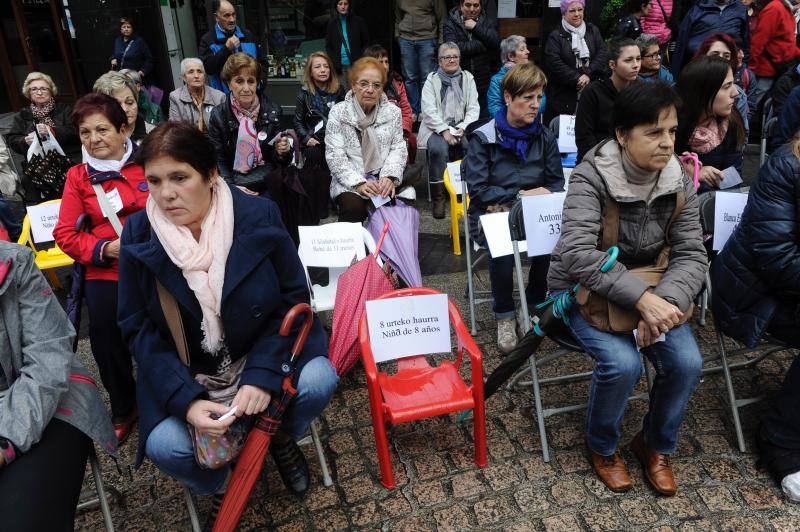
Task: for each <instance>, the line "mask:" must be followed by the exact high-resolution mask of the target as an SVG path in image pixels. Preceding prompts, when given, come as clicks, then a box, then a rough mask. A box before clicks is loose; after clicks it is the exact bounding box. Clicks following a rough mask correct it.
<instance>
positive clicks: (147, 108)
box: [119, 68, 164, 129]
mask: <svg viewBox="0 0 800 532" xmlns="http://www.w3.org/2000/svg"><path fill="white" fill-rule="evenodd" d="M119 73H120V74H122V75H123V76H125V77H126V78H128V79H130V80H131V81H133V83H134V85H136V92H137V94H139V99H138V101H137V102H136V103H137V105H138V106H139V114H141V115H142V118H144V121H145V125H146V126H151V128H150V129H152V126H156V125H158V124H160V123H161V122H163V121H164V111H162V110H161V107H160V106H159V105H156V103H155V102H152V101H150V94H149V93H148V92H147V91H143V90H142V85H143V84H144V80H143V78H142V75H141V74H139V73H138V72H137V71H135V70H132V69H130V68H123V69H122V70H120V71H119Z"/></svg>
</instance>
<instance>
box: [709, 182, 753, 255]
mask: <svg viewBox="0 0 800 532" xmlns="http://www.w3.org/2000/svg"><path fill="white" fill-rule="evenodd" d="M745 205H747V194H745V193H741V192H717V193H716V194H715V195H714V246H713V248H714V251H719V250H721V249H722V248H723V247H725V242H727V241H728V239H729V238H730V237H731V235H732V234H733V231H734V229H736V226H737V225H739V222H740V221H741V220H742V212H743V211H744V207H745Z"/></svg>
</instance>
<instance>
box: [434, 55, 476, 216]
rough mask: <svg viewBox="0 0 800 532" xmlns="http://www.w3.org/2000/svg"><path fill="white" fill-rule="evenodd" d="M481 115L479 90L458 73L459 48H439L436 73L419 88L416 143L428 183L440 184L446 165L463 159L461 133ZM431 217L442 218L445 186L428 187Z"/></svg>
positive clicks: (469, 78)
mask: <svg viewBox="0 0 800 532" xmlns="http://www.w3.org/2000/svg"><path fill="white" fill-rule="evenodd" d="M480 114H481V107H480V104H479V103H478V89H477V88H476V86H475V78H474V77H473V75H472V74H471V73H470V72H467V71H466V70H462V69H461V52H460V51H459V49H458V45H457V44H456V43H453V42H446V43H443V44H442V45H441V46H439V69H438V70H437V71H436V72H431V73H430V74H428V78H427V79H426V80H425V85H424V86H423V87H422V124H421V125H420V126H419V135H418V141H419V143H420V144H422V145H424V146H427V147H428V175H429V180H430V181H440V180H441V179H442V175H444V169H445V166H447V163H448V161H455V160H458V159H461V158H462V157H463V156H464V151H465V150H466V149H467V138H466V135H464V131H465V130H466V129H467V127H469V125H470V124H472V123H473V122H475V121H476V120H477V119H478V118H479V116H480ZM431 192H432V193H431V197H432V199H433V206H432V209H433V217H434V218H444V215H445V199H446V198H445V196H446V194H445V190H444V183H434V184H432V185H431Z"/></svg>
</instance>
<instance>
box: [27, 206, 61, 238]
mask: <svg viewBox="0 0 800 532" xmlns="http://www.w3.org/2000/svg"><path fill="white" fill-rule="evenodd" d="M60 208H61V202H60V201H58V202H54V203H43V204H41V205H31V206H30V207H26V209H27V211H28V220H30V222H31V237H32V238H33V241H34V242H35V243H37V244H39V243H41V242H52V241H53V240H54V238H53V229H54V228H55V226H56V223H57V222H58V211H59V209H60Z"/></svg>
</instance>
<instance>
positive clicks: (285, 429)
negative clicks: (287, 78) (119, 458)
mask: <svg viewBox="0 0 800 532" xmlns="http://www.w3.org/2000/svg"><path fill="white" fill-rule="evenodd" d="M231 86H232V89H233V87H234V86H235V82H234V84H232V85H231ZM233 90H236V89H233ZM137 161H138V162H140V163H141V164H142V166H143V167H144V172H145V175H146V176H147V184H148V186H149V188H150V198H149V199H148V201H147V208H146V212H143V213H140V214H139V215H137V216H136V217H134V218H132V219H131V220H130V222H129V223H128V224H127V225H126V226H125V230H124V232H123V235H122V241H123V247H122V254H121V257H120V310H119V324H120V328H121V329H122V331H123V334H124V336H125V339H126V340H127V342H128V345H129V346H130V348H131V351H132V352H133V355H134V356H135V357H136V362H137V365H138V368H139V375H140V379H139V386H138V396H139V402H140V410H141V428H140V431H139V451H138V455H137V461H136V463H137V466H138V465H139V464H141V462H142V460H143V458H144V456H147V457H148V458H149V459H150V460H151V461H153V463H155V464H156V466H158V468H159V469H161V470H162V471H164V472H165V473H167V474H168V475H170V476H172V477H174V478H176V479H177V480H179V481H180V482H182V483H184V484H186V485H188V486H189V487H190V488H191V489H192V490H193V491H194V492H195V493H198V494H200V495H214V501H213V503H212V510H211V514H210V515H209V517H208V519H209V521H208V522H209V524H211V523H213V520H214V519H215V517H216V512H217V510H218V509H219V506H220V504H221V501H222V497H223V495H224V493H225V489H226V486H227V482H228V479H229V478H230V474H231V467H230V466H229V463H225V464H219V466H217V465H215V466H213V467H215V468H208V467H206V468H203V467H201V466H200V465H199V464H198V458H197V457H199V456H202V453H200V452H199V451H200V450H202V449H203V448H204V445H203V443H202V436H203V435H212V436H222V435H223V434H229V433H231V431H239V430H243V431H245V432H246V431H247V430H248V429H249V426H250V424H251V423H252V422H253V417H252V416H255V415H257V414H259V413H261V412H263V411H264V409H265V408H266V407H267V405H268V404H269V402H270V400H271V398H272V397H273V396H274V395H275V394H276V393H278V392H279V391H280V389H281V382H282V380H283V377H284V375H285V374H286V373H287V372H288V371H290V369H291V368H290V365H289V357H290V352H289V351H290V347H291V345H292V343H293V342H294V338H293V335H292V334H290V335H289V337H281V336H279V334H278V331H279V328H280V325H281V321H282V320H283V317H284V316H285V314H286V313H287V312H288V311H289V309H291V308H292V307H293V306H294V305H295V304H297V303H301V302H308V287H307V284H306V279H305V274H304V273H303V267H302V265H301V263H300V259H299V257H298V255H297V252H296V251H295V246H294V243H293V242H292V240H291V239H290V237H289V235H288V233H287V232H286V230H285V229H284V228H283V224H282V222H281V218H280V213H279V212H278V208H277V207H276V205H275V204H274V203H273V202H272V201H271V200H269V199H265V198H260V197H256V196H253V195H251V194H246V193H244V192H243V191H242V190H241V189H240V188H238V187H235V186H231V185H229V184H228V183H226V182H225V181H224V180H223V179H222V178H221V177H220V175H219V172H218V171H217V160H216V157H215V155H214V150H213V149H212V146H211V144H210V142H209V141H208V139H207V138H206V137H205V136H204V135H203V134H202V133H201V132H199V131H198V130H197V129H195V128H194V127H192V126H191V125H189V124H183V123H173V122H170V123H165V124H161V125H160V126H158V127H157V128H156V129H155V130H154V131H153V132H152V133H151V134H150V135H149V136H148V137H147V139H145V141H144V143H142V146H141V148H140V149H139V151H138V152H137ZM178 323H180V326H179V329H180V330H182V331H183V334H182V336H183V337H182V338H181V337H180V335H179V336H177V337H176V336H173V334H172V333H171V330H174V329H173V328H172V326H173V325H177V324H178ZM295 334H296V332H295ZM176 342H181V343H183V345H184V346H185V355H182V354H181V351H182V350H180V349H178V348H177V347H176V345H179V344H177V343H176ZM182 359H183V360H185V362H184V361H183V360H182ZM295 363H296V368H297V369H296V372H295V374H296V375H297V377H296V381H295V386H296V388H297V390H298V394H297V396H296V397H295V398H294V400H293V402H292V403H291V404H290V406H289V408H288V409H287V411H286V414H285V415H284V417H283V423H282V424H281V428H280V430H279V432H278V433H277V435H276V436H275V438H274V439H273V440H272V445H271V446H270V452H271V454H272V456H273V458H274V459H275V462H276V464H277V466H278V471H279V472H280V474H281V477H282V479H283V481H284V483H285V484H286V486H287V487H288V488H289V489H290V490H291V491H292V492H293V493H295V494H298V495H302V494H304V493H305V492H306V490H307V489H308V487H309V475H308V466H307V464H306V461H305V458H304V456H303V453H302V452H301V451H300V449H299V448H298V447H297V444H296V443H295V441H296V440H298V439H300V438H301V437H303V435H304V434H305V432H306V429H307V428H308V426H309V424H310V423H311V421H312V420H313V419H314V418H315V417H317V416H318V415H319V414H320V413H321V412H322V410H323V409H324V408H325V406H326V405H327V403H328V401H329V399H330V397H331V395H332V394H333V391H334V389H335V388H336V384H337V382H338V377H337V376H336V372H335V371H334V369H333V367H332V366H331V364H330V362H329V361H328V358H327V338H326V336H325V332H324V331H323V329H322V326H321V325H320V322H319V321H315V323H314V325H313V328H312V329H311V333H310V335H309V337H308V341H307V342H306V344H305V347H304V349H303V351H302V353H301V355H300V357H299V360H297V361H296V362H295ZM234 407H235V410H234ZM231 411H234V415H230V416H227V417H225V419H222V417H223V416H225V415H226V414H228V413H230V412H231ZM198 435H199V436H198Z"/></svg>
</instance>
